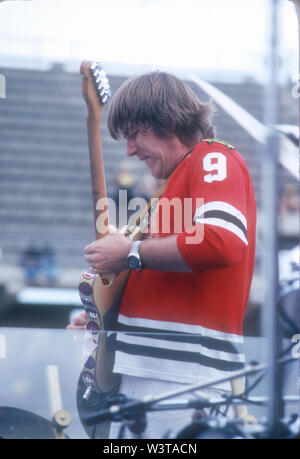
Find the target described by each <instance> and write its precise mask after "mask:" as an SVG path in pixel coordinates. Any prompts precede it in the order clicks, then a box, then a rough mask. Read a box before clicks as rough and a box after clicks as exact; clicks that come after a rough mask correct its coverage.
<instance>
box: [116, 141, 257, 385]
mask: <svg viewBox="0 0 300 459" xmlns="http://www.w3.org/2000/svg"><path fill="white" fill-rule="evenodd" d="M152 233H153V234H152V237H159V238H162V237H167V236H170V235H174V234H177V246H178V249H179V251H180V253H181V255H182V257H183V258H184V260H185V261H186V263H187V264H188V265H189V266H190V268H191V269H192V271H193V272H191V273H176V272H165V271H153V270H142V271H135V272H132V273H131V274H130V277H129V280H128V284H127V287H126V290H125V293H124V296H123V300H122V305H121V310H120V315H119V327H120V330H122V331H124V332H130V333H120V334H118V339H117V352H116V366H115V371H117V372H120V373H126V374H131V375H135V376H144V377H153V378H158V379H165V380H173V381H178V382H191V383H192V382H198V381H202V380H203V381H204V382H205V381H208V380H212V379H215V378H218V377H220V376H223V375H224V372H226V373H227V372H228V371H232V370H236V369H240V368H242V366H243V362H244V353H243V337H242V323H243V317H244V313H245V309H246V305H247V301H248V297H249V292H250V286H251V280H252V276H253V269H254V259H255V235H256V205H255V196H254V190H253V185H252V181H251V178H250V175H249V172H248V169H247V166H246V164H245V161H244V160H243V159H242V157H241V156H240V155H239V153H238V152H237V151H236V150H235V149H234V147H232V146H231V145H229V144H226V143H224V142H221V141H219V140H203V141H201V142H200V143H199V144H198V145H197V146H196V147H195V148H194V150H193V151H192V153H191V154H190V155H189V156H188V157H187V158H185V159H184V160H183V161H182V162H181V163H180V164H179V166H178V167H177V168H176V169H175V171H174V172H173V173H172V175H171V177H170V178H169V180H168V184H167V187H166V189H165V192H164V194H163V195H162V197H161V198H160V203H159V210H158V212H157V213H156V216H155V218H154V221H152Z"/></svg>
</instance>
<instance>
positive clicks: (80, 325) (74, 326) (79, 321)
mask: <svg viewBox="0 0 300 459" xmlns="http://www.w3.org/2000/svg"><path fill="white" fill-rule="evenodd" d="M85 324H86V312H85V311H83V312H78V314H75V316H74V317H73V318H72V323H70V324H69V325H67V329H68V330H82V329H84V327H85Z"/></svg>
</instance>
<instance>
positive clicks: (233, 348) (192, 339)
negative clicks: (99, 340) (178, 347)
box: [118, 322, 244, 354]
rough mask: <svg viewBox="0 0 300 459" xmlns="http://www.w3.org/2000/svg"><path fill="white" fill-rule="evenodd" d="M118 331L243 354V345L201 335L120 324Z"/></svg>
mask: <svg viewBox="0 0 300 459" xmlns="http://www.w3.org/2000/svg"><path fill="white" fill-rule="evenodd" d="M118 331H120V332H127V333H128V334H130V335H134V336H144V337H145V338H153V339H160V340H165V341H175V342H180V343H190V344H200V345H202V346H203V347H206V348H207V349H213V350H215V351H222V352H229V353H231V354H243V353H244V345H243V343H231V342H229V341H225V340H222V339H216V338H211V337H208V336H203V335H199V334H192V333H181V332H175V331H172V332H170V331H167V330H158V329H153V328H152V329H151V328H146V327H136V326H135V327H133V326H130V325H125V324H122V323H120V322H119V323H118Z"/></svg>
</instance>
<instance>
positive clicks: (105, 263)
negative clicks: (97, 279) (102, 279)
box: [84, 232, 132, 274]
mask: <svg viewBox="0 0 300 459" xmlns="http://www.w3.org/2000/svg"><path fill="white" fill-rule="evenodd" d="M131 244H132V242H131V241H129V239H127V238H126V237H125V236H124V235H123V234H121V233H119V232H118V233H114V234H108V235H107V236H105V237H103V238H102V239H100V240H98V241H95V242H92V244H89V245H87V246H86V247H85V249H84V253H85V260H86V261H87V263H88V264H89V266H90V268H91V270H92V271H93V272H97V273H101V274H117V273H119V272H121V271H124V270H125V269H128V264H127V255H128V253H129V250H130V247H131Z"/></svg>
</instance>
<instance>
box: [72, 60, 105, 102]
mask: <svg viewBox="0 0 300 459" xmlns="http://www.w3.org/2000/svg"><path fill="white" fill-rule="evenodd" d="M80 73H81V74H82V77H83V80H82V92H83V96H84V99H85V101H86V104H87V106H88V108H89V109H93V110H94V111H95V110H96V111H97V110H99V108H100V107H101V106H103V105H105V104H106V103H107V102H108V99H109V98H110V97H111V90H110V86H109V81H108V78H107V76H106V73H105V71H104V70H103V67H102V65H101V64H100V62H96V61H94V62H91V61H83V62H82V63H81V66H80ZM99 104H100V107H99Z"/></svg>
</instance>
